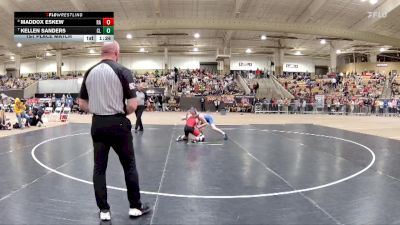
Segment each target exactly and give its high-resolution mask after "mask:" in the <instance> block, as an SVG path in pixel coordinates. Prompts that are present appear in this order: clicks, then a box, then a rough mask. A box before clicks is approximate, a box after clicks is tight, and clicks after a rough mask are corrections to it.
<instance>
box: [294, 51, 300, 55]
mask: <svg viewBox="0 0 400 225" xmlns="http://www.w3.org/2000/svg"><path fill="white" fill-rule="evenodd" d="M294 54H295V55H302V54H301V51H296V53H294Z"/></svg>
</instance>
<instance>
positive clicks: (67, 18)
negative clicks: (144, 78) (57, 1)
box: [14, 12, 114, 42]
mask: <svg viewBox="0 0 400 225" xmlns="http://www.w3.org/2000/svg"><path fill="white" fill-rule="evenodd" d="M14 40H15V41H16V42H111V41H114V12H14Z"/></svg>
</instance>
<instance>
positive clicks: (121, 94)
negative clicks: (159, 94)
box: [79, 41, 150, 220]
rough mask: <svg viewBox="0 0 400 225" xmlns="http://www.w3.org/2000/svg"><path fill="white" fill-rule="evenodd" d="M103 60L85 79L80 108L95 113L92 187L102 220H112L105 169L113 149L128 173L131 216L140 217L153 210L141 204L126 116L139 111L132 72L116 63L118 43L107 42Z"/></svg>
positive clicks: (103, 50)
mask: <svg viewBox="0 0 400 225" xmlns="http://www.w3.org/2000/svg"><path fill="white" fill-rule="evenodd" d="M101 57H102V61H101V62H99V63H97V64H96V65H94V66H93V67H92V68H90V69H89V70H88V71H87V72H86V74H85V77H84V80H83V83H82V87H81V92H80V99H79V106H80V107H81V109H83V110H85V111H89V112H91V113H93V118H92V128H91V135H92V140H93V148H94V169H93V184H94V191H95V197H96V202H97V206H98V207H99V209H100V219H101V220H110V219H111V213H110V206H109V205H108V203H107V187H106V169H107V161H108V153H109V151H110V147H112V148H113V149H114V151H115V152H116V153H117V155H118V157H119V160H120V162H121V164H122V167H123V169H124V173H125V182H126V186H127V189H128V200H129V204H130V209H129V215H130V216H133V217H137V216H141V215H143V214H145V213H148V212H149V211H150V207H149V206H147V205H145V204H142V203H141V201H140V189H139V178H138V172H137V170H136V162H135V155H134V150H133V143H132V133H131V128H132V125H131V122H130V120H129V119H128V118H126V115H129V114H131V113H133V112H135V110H136V108H137V101H136V93H135V90H134V82H133V77H132V74H131V72H130V71H129V70H128V69H127V68H125V67H124V66H122V65H120V64H118V63H117V61H118V58H119V44H118V43H117V42H116V41H114V42H110V43H105V44H104V45H103V47H102V49H101Z"/></svg>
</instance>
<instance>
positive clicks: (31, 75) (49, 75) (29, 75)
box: [21, 72, 83, 80]
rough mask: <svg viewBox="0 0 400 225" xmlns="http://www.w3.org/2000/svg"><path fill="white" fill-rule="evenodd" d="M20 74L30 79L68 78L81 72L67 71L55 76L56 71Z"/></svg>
mask: <svg viewBox="0 0 400 225" xmlns="http://www.w3.org/2000/svg"><path fill="white" fill-rule="evenodd" d="M21 76H22V77H25V78H29V79H31V80H68V79H77V78H79V77H82V76H83V74H82V73H81V72H67V73H66V74H64V75H62V76H57V75H56V72H40V73H26V74H21Z"/></svg>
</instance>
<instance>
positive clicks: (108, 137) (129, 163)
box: [91, 115, 142, 210]
mask: <svg viewBox="0 0 400 225" xmlns="http://www.w3.org/2000/svg"><path fill="white" fill-rule="evenodd" d="M131 129H132V124H131V122H130V121H129V119H128V118H126V117H125V116H124V115H113V116H96V115H94V116H93V119H92V129H91V134H92V140H93V148H94V169H93V185H94V192H95V196H96V202H97V206H98V207H99V209H100V210H109V209H110V206H109V205H108V203H107V187H106V169H107V162H108V153H109V151H110V147H112V148H113V149H114V151H115V152H116V153H117V155H118V157H119V160H120V162H121V164H122V167H123V169H124V173H125V183H126V187H127V189H128V200H129V205H130V208H140V207H141V205H142V204H141V202H140V189H139V177H138V172H137V170H136V162H135V154H134V151H133V142H132V133H131Z"/></svg>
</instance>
